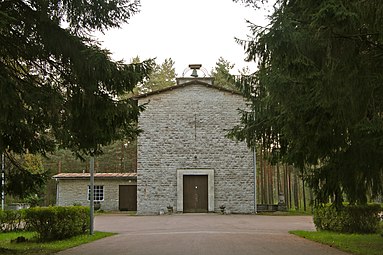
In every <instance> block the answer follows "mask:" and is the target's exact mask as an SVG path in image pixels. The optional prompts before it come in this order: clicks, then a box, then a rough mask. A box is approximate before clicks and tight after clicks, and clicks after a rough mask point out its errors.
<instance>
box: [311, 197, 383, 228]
mask: <svg viewBox="0 0 383 255" xmlns="http://www.w3.org/2000/svg"><path fill="white" fill-rule="evenodd" d="M381 211H382V207H381V206H380V205H379V204H373V205H363V206H361V205H348V206H344V207H342V208H340V209H338V210H337V209H336V208H335V206H330V205H326V206H322V207H317V208H316V209H315V210H314V224H315V226H316V228H317V229H318V230H329V231H335V232H341V233H376V232H377V231H378V229H379V222H380V217H379V213H380V212H381Z"/></svg>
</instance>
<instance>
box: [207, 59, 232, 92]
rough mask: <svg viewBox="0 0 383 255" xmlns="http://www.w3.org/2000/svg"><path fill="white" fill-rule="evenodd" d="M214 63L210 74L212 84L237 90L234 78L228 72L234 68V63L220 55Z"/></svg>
mask: <svg viewBox="0 0 383 255" xmlns="http://www.w3.org/2000/svg"><path fill="white" fill-rule="evenodd" d="M215 64H216V65H215V67H214V68H213V69H212V70H211V75H212V77H214V84H215V85H217V86H220V87H223V88H226V89H230V90H234V91H237V87H236V86H235V79H233V76H232V75H231V74H230V71H231V69H233V68H234V64H231V63H230V62H229V61H228V60H225V59H224V58H223V57H220V58H219V59H218V61H217V62H216V63H215Z"/></svg>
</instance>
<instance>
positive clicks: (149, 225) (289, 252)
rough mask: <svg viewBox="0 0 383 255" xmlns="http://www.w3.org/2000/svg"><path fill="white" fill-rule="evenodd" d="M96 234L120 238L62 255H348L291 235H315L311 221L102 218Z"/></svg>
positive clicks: (245, 217) (252, 217)
mask: <svg viewBox="0 0 383 255" xmlns="http://www.w3.org/2000/svg"><path fill="white" fill-rule="evenodd" d="M95 229H96V230H99V231H108V232H115V233H118V235H115V236H112V237H108V238H104V239H101V240H98V241H95V242H92V243H89V244H85V245H81V246H78V247H75V248H72V249H68V250H66V251H63V252H60V253H58V254H59V255H72V254H81V255H87V254H89V255H98V254H100V255H101V254H110V255H120V254H121V255H122V254H128V255H165V254H166V255H173V254H174V255H182V254H185V255H205V254H206V255H247V254H249V255H250V254H252V255H274V254H275V255H328V254H331V255H346V254H348V253H345V252H341V251H338V250H336V249H334V248H332V247H329V246H327V245H322V244H318V243H315V242H312V241H309V240H306V239H303V238H300V237H296V236H294V235H291V234H289V233H288V231H289V230H298V229H299V230H315V228H314V225H313V222H312V217H310V216H261V215H218V214H182V215H162V216H127V215H124V214H116V215H99V216H97V217H96V218H95Z"/></svg>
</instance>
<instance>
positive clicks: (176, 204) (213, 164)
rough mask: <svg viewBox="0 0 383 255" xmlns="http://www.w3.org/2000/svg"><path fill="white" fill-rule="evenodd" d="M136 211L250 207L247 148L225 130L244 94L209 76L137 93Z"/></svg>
mask: <svg viewBox="0 0 383 255" xmlns="http://www.w3.org/2000/svg"><path fill="white" fill-rule="evenodd" d="M136 99H137V100H138V104H139V105H143V104H145V107H146V109H145V111H143V112H142V113H141V115H140V117H139V121H138V125H139V128H140V129H141V130H143V132H142V133H141V134H140V136H139V137H138V140H137V144H138V148H137V214H141V215H145V214H158V213H161V212H166V211H167V210H169V209H171V210H172V211H174V212H219V211H220V210H221V209H220V207H225V209H226V210H227V211H229V212H231V213H253V212H254V208H255V207H254V202H255V199H254V198H255V189H254V172H253V154H252V152H251V150H249V149H248V148H247V146H246V144H245V143H243V142H237V141H234V140H231V139H229V138H227V137H226V135H227V133H228V130H230V129H231V128H233V127H234V126H235V125H236V124H238V123H239V121H240V114H239V111H238V109H240V108H241V109H244V108H245V107H246V101H245V99H244V98H243V97H242V96H241V95H240V94H239V93H236V92H234V91H231V90H228V89H224V88H221V87H219V86H215V85H214V79H213V78H208V77H189V78H185V77H183V78H178V79H177V85H176V86H173V87H169V88H166V89H162V90H159V91H154V92H150V93H147V94H143V95H140V96H137V97H136Z"/></svg>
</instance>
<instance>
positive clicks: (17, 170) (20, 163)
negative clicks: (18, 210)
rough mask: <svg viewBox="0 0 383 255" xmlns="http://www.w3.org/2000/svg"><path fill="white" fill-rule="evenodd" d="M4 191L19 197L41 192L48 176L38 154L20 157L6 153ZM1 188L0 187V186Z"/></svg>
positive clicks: (36, 195)
mask: <svg viewBox="0 0 383 255" xmlns="http://www.w3.org/2000/svg"><path fill="white" fill-rule="evenodd" d="M6 155H7V159H9V161H6V163H8V162H9V163H11V164H7V167H6V168H5V176H6V182H5V184H6V185H5V192H6V194H9V195H13V196H17V197H19V198H21V199H23V198H27V197H31V196H32V197H39V196H41V194H42V193H43V190H44V186H45V183H46V182H47V180H48V178H49V176H48V172H47V171H46V170H45V169H44V166H43V160H42V158H41V156H39V155H32V154H25V155H23V156H22V157H20V156H17V155H16V156H15V155H13V154H10V153H6ZM1 188H2V187H1Z"/></svg>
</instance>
